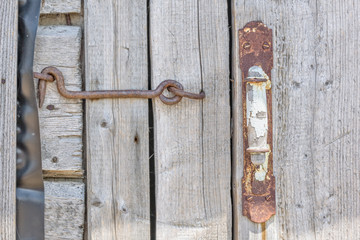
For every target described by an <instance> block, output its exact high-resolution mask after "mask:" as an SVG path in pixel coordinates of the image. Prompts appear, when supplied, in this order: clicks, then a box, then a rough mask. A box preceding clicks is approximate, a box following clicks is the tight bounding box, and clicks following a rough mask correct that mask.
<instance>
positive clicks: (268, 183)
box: [239, 21, 276, 239]
mask: <svg viewBox="0 0 360 240" xmlns="http://www.w3.org/2000/svg"><path fill="white" fill-rule="evenodd" d="M239 43H240V45H239V46H240V52H239V54H240V68H241V71H242V79H243V80H242V103H243V138H244V140H243V141H244V149H248V148H249V142H248V126H247V119H246V118H247V114H246V113H247V112H246V107H247V106H246V95H247V94H246V85H247V84H248V83H249V82H251V83H252V84H254V85H258V84H262V82H266V83H267V84H266V104H267V118H268V134H267V144H268V146H269V148H270V151H269V153H268V155H267V172H266V177H265V179H264V180H263V181H258V180H256V178H255V172H256V170H258V168H259V166H256V165H255V164H253V163H252V162H251V154H256V152H251V151H244V174H243V175H244V176H243V178H242V206H243V209H242V210H243V215H244V216H247V217H248V218H249V219H250V220H251V221H253V222H255V223H262V226H263V227H265V224H264V223H265V222H266V221H267V220H269V218H270V217H271V216H273V215H275V210H276V209H275V206H276V202H275V177H274V175H273V154H272V148H273V144H272V134H273V131H272V96H271V80H270V79H271V69H272V67H273V49H272V30H271V29H269V28H267V27H266V26H265V25H264V24H263V23H262V22H258V21H254V22H249V23H247V24H246V26H245V27H244V28H243V29H240V30H239ZM252 66H259V67H261V68H262V70H263V71H264V72H265V74H266V75H267V76H268V78H269V79H266V80H264V79H251V78H250V79H249V78H248V72H249V69H250V68H251V67H252ZM258 152H261V149H260V150H258ZM263 224H264V225H263ZM265 238H266V232H265V230H264V231H263V239H265Z"/></svg>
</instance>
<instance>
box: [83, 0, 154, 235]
mask: <svg viewBox="0 0 360 240" xmlns="http://www.w3.org/2000/svg"><path fill="white" fill-rule="evenodd" d="M146 3H147V2H146V0H135V1H115V2H114V1H111V0H106V1H98V0H88V1H85V8H84V9H85V23H84V24H85V26H84V28H85V44H84V45H85V75H86V79H85V83H86V89H87V90H98V89H99V90H100V89H101V90H109V89H148V63H147V60H148V58H147V51H148V48H147V46H148V45H147V7H146V6H147V4H146ZM86 135H87V137H86V140H87V141H86V142H87V193H88V196H87V222H88V231H87V234H88V236H87V239H89V240H91V239H93V240H98V239H150V196H149V123H148V100H147V99H102V100H87V101H86Z"/></svg>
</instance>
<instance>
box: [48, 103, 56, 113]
mask: <svg viewBox="0 0 360 240" xmlns="http://www.w3.org/2000/svg"><path fill="white" fill-rule="evenodd" d="M46 108H47V110H50V111H51V110H54V109H55V106H54V105H52V104H50V105H47V106H46Z"/></svg>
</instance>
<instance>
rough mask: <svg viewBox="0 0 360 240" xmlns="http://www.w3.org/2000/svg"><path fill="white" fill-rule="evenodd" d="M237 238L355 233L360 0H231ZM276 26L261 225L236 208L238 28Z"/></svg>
mask: <svg viewBox="0 0 360 240" xmlns="http://www.w3.org/2000/svg"><path fill="white" fill-rule="evenodd" d="M232 9H233V15H234V18H233V21H232V24H233V30H232V33H233V44H234V45H233V67H232V69H233V79H234V87H233V89H234V92H233V103H234V105H233V116H234V141H233V144H234V145H233V150H234V152H233V153H234V155H233V156H234V158H233V159H234V162H233V163H234V164H233V177H234V179H233V180H234V181H233V186H234V193H233V203H234V214H235V216H234V220H235V222H234V231H235V234H234V239H259V240H260V239H264V236H265V238H266V239H301V240H303V239H305V240H306V239H308V240H312V239H324V240H325V239H326V240H327V239H334V240H335V239H349V240H350V239H359V236H360V228H359V226H360V224H359V218H358V215H359V214H360V207H359V204H357V203H358V202H359V201H358V197H359V187H358V186H359V176H358V173H357V172H356V171H354V169H357V167H356V166H357V162H358V161H357V158H358V157H357V156H358V154H359V146H358V144H354V143H356V142H359V135H360V134H359V130H358V129H359V128H358V127H357V126H358V125H359V121H358V119H359V111H358V109H359V107H360V106H359V102H360V101H359V89H360V88H359V86H358V85H359V84H358V81H357V78H358V76H359V73H358V63H357V60H356V59H358V58H359V56H358V55H359V51H358V50H357V48H356V47H355V46H356V45H357V42H358V40H357V39H358V38H359V36H358V35H359V31H358V29H357V28H358V27H357V26H358V22H359V19H358V17H357V12H358V11H359V4H358V3H355V2H352V1H348V2H342V3H341V4H340V2H338V1H335V0H332V1H325V0H320V1H301V0H291V1H266V2H265V3H264V1H260V0H256V1H247V0H233V1H232ZM253 20H262V21H263V22H264V23H265V24H266V25H267V26H268V27H270V28H272V29H273V39H274V69H273V74H272V83H273V84H272V86H273V122H274V175H275V177H276V179H277V181H276V195H277V213H276V216H275V217H273V218H272V219H271V220H270V221H269V222H267V223H266V224H265V225H260V224H254V223H251V222H250V221H249V220H247V219H246V218H245V217H244V216H242V214H241V185H240V180H241V177H242V164H243V162H242V161H243V157H242V152H243V149H242V132H241V131H242V130H241V125H239V124H241V121H240V120H239V119H241V118H242V112H241V87H240V86H241V84H240V83H241V78H240V76H241V72H240V69H239V67H238V66H239V65H238V64H239V59H238V50H239V46H238V41H237V39H238V36H237V30H238V29H240V28H242V27H243V26H244V25H245V24H246V23H247V22H249V21H253Z"/></svg>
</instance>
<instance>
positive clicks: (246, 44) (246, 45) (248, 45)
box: [243, 42, 251, 50]
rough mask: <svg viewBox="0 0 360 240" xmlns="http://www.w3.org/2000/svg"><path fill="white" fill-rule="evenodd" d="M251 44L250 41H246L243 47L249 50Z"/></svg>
mask: <svg viewBox="0 0 360 240" xmlns="http://www.w3.org/2000/svg"><path fill="white" fill-rule="evenodd" d="M250 46H251V45H250V43H248V42H246V43H244V45H243V48H244V49H245V50H248V49H250Z"/></svg>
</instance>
